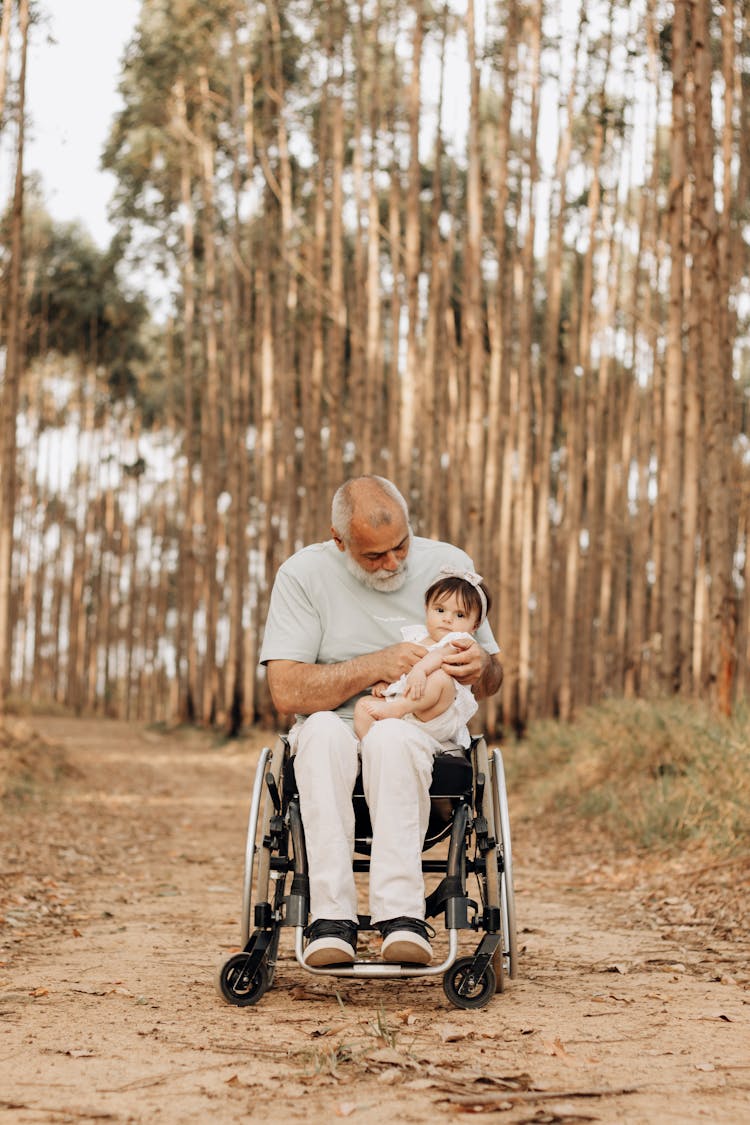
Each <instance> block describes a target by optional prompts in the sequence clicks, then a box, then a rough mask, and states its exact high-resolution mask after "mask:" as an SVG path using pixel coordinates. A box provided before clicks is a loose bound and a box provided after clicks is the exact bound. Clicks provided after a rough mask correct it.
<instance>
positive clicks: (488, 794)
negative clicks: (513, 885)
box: [476, 738, 505, 1007]
mask: <svg viewBox="0 0 750 1125" xmlns="http://www.w3.org/2000/svg"><path fill="white" fill-rule="evenodd" d="M476 772H477V774H482V775H483V777H484V790H483V792H482V809H481V812H482V816H483V817H484V818H485V820H486V821H487V831H488V833H489V835H490V837H491V838H492V839H494V840H495V841H496V843H495V845H494V846H493V847H492V848H490V849H489V851H488V852H487V854H486V855H485V857H484V859H485V874H484V894H483V898H484V902H485V905H486V906H488V907H491V908H492V907H494V908H495V909H498V910H500V917H501V924H502V921H503V919H504V915H503V913H502V890H501V886H500V852H499V848H498V843H497V841H498V840H499V839H500V835H499V830H498V828H497V823H496V821H497V816H496V811H495V775H494V760H493V761H492V762H491V761H490V756H489V753H488V751H487V743H486V742H485V740H484V739H483V738H482V739H480V741H479V742H478V743H477V748H476ZM492 968H493V970H494V976H495V989H496V991H497V992H504V991H505V965H504V959H503V943H501V944H500V945H499V946H498V948H497V952H496V953H495V954H494V956H493V958H492ZM478 1006H479V1007H481V1005H478Z"/></svg>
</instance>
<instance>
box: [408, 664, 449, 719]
mask: <svg viewBox="0 0 750 1125" xmlns="http://www.w3.org/2000/svg"><path fill="white" fill-rule="evenodd" d="M455 698H456V683H455V680H454V679H453V677H452V676H449V675H448V673H447V672H444V671H443V670H442V668H438V669H437V671H435V672H430V674H429V676H428V677H427V683H426V684H425V689H424V694H423V696H422V698H421V699H420V700H419V703H418V706H417V707H415V708H414V711H413V714H414V715H415V716H416V718H417V719H420V720H421V721H422V722H423V723H426V722H428V721H429V720H430V719H434V718H435V717H436V716H437V715H442V713H443V711H447V709H448V708H449V707H450V705H451V703H452V702H453V700H454V699H455Z"/></svg>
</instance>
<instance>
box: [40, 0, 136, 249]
mask: <svg viewBox="0 0 750 1125" xmlns="http://www.w3.org/2000/svg"><path fill="white" fill-rule="evenodd" d="M140 6H141V5H140V0H44V2H43V5H42V7H43V8H44V10H45V11H46V12H47V13H48V15H47V18H46V19H45V21H44V23H43V24H41V25H39V26H37V27H35V28H34V29H33V39H32V42H31V46H30V51H29V58H28V85H27V90H28V95H27V96H28V110H29V127H28V129H29V131H28V140H29V144H28V147H27V153H26V171H27V172H32V171H37V172H39V173H40V174H41V177H42V184H43V191H44V197H45V201H46V205H47V209H48V210H49V212H50V214H51V215H52V217H53V218H54V219H55V220H57V221H59V222H68V221H73V220H78V221H80V222H81V223H82V224H83V226H84V227H85V228H86V229H87V230H88V231H89V233H90V234H91V235H92V237H93V238H94V240H95V241H96V242H97V243H98V245H99V246H100V247H102V248H104V247H106V246H107V245H108V244H109V240H110V238H111V236H112V233H113V230H112V228H111V227H110V225H109V223H108V221H107V207H108V204H109V202H110V199H111V197H112V194H113V192H114V186H115V184H114V178H113V177H112V176H111V175H110V174H109V173H104V172H102V171H100V169H99V160H100V156H101V153H102V149H103V148H104V145H105V142H106V139H107V136H108V134H109V128H110V124H111V121H112V118H113V116H114V114H115V113H116V111H117V109H118V108H119V105H120V102H119V97H118V94H117V85H118V82H119V75H120V63H121V60H122V56H123V52H124V50H125V47H126V44H127V43H128V41H129V40H130V38H131V36H132V35H133V33H134V31H135V26H136V22H137V19H138V13H139V11H140Z"/></svg>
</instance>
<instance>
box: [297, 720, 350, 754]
mask: <svg viewBox="0 0 750 1125" xmlns="http://www.w3.org/2000/svg"><path fill="white" fill-rule="evenodd" d="M295 757H296V759H297V762H298V765H299V764H300V763H303V762H305V761H307V760H308V759H309V760H310V764H311V765H312V764H313V763H317V764H318V765H319V764H320V763H321V762H322V761H324V760H325V759H326V758H327V759H328V760H329V761H336V760H339V761H346V762H352V763H354V764H355V766H356V760H357V742H356V739H355V738H354V735H353V734H352V732H351V730H350V729H349V727H348V726H347V725H346V723H345V722H344V721H343V720H342V719H340V718H339V716H338V715H337V714H336V713H335V711H316V712H315V713H314V714H312V715H310V716H308V718H306V719H305V721H304V723H303V724H302V728H301V730H300V732H299V734H298V736H297V739H296V745H295Z"/></svg>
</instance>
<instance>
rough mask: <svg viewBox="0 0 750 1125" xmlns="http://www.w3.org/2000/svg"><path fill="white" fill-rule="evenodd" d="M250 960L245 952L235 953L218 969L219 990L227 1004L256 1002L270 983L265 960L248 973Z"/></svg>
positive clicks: (243, 1005)
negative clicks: (252, 971)
mask: <svg viewBox="0 0 750 1125" xmlns="http://www.w3.org/2000/svg"><path fill="white" fill-rule="evenodd" d="M250 960H251V959H250V956H249V955H248V954H247V953H235V954H234V956H233V957H230V958H229V960H228V961H227V962H225V964H224V965H222V967H221V969H220V970H219V977H218V982H217V983H218V986H219V992H220V993H221V995H222V996H223V998H224V999H225V1000H226V1002H227V1003H228V1004H234V1005H235V1006H236V1007H239V1008H245V1007H247V1006H248V1005H250V1004H257V1003H258V1001H259V1000H260V998H261V996H262V995H263V994H264V993H265V992H266V991H267V990H268V988H269V987H270V985H271V972H270V970H269V966H268V965H267V964H266V963H265V961H264V962H263V963H262V964H261V965H259V966H258V968H257V969H256V970H255V972H254V973H250V972H248V968H249V965H250Z"/></svg>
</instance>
